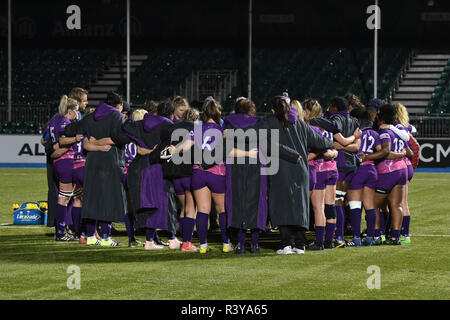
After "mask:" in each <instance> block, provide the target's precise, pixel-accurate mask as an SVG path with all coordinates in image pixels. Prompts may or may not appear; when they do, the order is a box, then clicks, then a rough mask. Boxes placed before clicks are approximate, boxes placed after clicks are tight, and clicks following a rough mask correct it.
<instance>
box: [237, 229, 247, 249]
mask: <svg viewBox="0 0 450 320" xmlns="http://www.w3.org/2000/svg"><path fill="white" fill-rule="evenodd" d="M237 237H238V242H239V246H240V247H241V248H245V239H246V237H247V230H243V229H239V231H238V234H237Z"/></svg>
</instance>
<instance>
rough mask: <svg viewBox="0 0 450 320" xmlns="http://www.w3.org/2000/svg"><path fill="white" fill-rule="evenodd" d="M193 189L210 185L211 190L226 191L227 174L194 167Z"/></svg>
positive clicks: (215, 191)
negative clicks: (223, 174) (222, 174)
mask: <svg viewBox="0 0 450 320" xmlns="http://www.w3.org/2000/svg"><path fill="white" fill-rule="evenodd" d="M191 187H192V190H193V191H195V190H199V189H202V188H204V187H208V188H209V190H211V192H214V193H225V190H226V185H225V176H221V175H218V174H214V173H211V172H208V171H203V170H198V169H194V173H193V174H192V182H191Z"/></svg>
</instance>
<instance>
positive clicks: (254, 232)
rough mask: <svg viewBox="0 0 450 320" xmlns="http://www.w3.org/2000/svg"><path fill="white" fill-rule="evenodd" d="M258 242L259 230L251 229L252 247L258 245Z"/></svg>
mask: <svg viewBox="0 0 450 320" xmlns="http://www.w3.org/2000/svg"><path fill="white" fill-rule="evenodd" d="M258 242H259V230H258V229H252V247H256V246H258Z"/></svg>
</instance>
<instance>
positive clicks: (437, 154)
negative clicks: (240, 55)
mask: <svg viewBox="0 0 450 320" xmlns="http://www.w3.org/2000/svg"><path fill="white" fill-rule="evenodd" d="M417 140H418V141H419V143H420V161H419V166H418V169H417V171H419V172H420V171H423V172H450V138H418V139H417ZM40 141H41V136H40V135H0V146H1V148H2V152H1V153H0V167H1V168H44V167H45V164H46V156H45V150H44V147H43V146H42V145H41V142H40Z"/></svg>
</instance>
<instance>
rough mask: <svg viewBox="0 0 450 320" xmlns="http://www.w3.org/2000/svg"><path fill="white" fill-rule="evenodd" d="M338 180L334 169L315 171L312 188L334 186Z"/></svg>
mask: <svg viewBox="0 0 450 320" xmlns="http://www.w3.org/2000/svg"><path fill="white" fill-rule="evenodd" d="M337 181H338V172H337V171H336V170H328V171H322V172H317V182H316V185H315V186H314V190H325V189H326V188H327V186H334V185H336V183H337Z"/></svg>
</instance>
